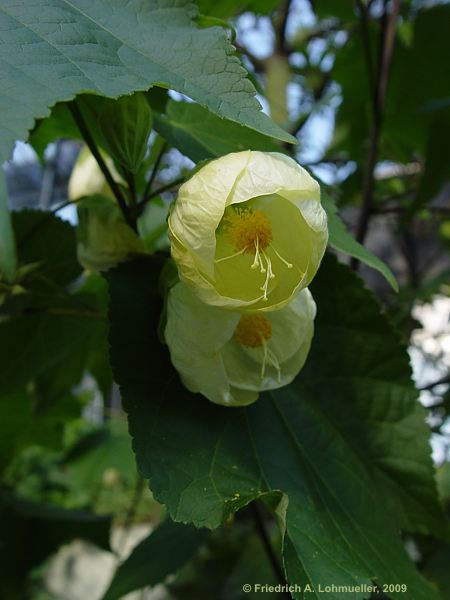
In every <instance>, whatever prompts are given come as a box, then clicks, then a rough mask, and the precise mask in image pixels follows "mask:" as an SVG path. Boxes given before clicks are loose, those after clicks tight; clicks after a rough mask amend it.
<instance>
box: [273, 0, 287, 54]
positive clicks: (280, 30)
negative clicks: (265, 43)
mask: <svg viewBox="0 0 450 600" xmlns="http://www.w3.org/2000/svg"><path fill="white" fill-rule="evenodd" d="M290 9H291V0H284V2H283V4H282V6H281V7H280V12H279V18H278V19H277V26H276V28H275V48H274V54H281V55H284V56H286V55H287V54H289V51H288V48H287V44H286V27H287V22H288V18H289V11H290Z"/></svg>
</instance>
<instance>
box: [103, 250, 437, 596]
mask: <svg viewBox="0 0 450 600" xmlns="http://www.w3.org/2000/svg"><path fill="white" fill-rule="evenodd" d="M159 269H160V267H159V266H158V263H156V262H155V261H154V260H153V261H152V260H151V259H149V260H148V261H140V262H134V263H130V264H126V265H123V266H122V267H119V268H117V269H116V270H114V271H113V272H111V273H109V274H108V277H109V282H110V293H111V309H110V320H111V333H110V336H111V338H110V339H111V346H112V354H111V359H112V364H113V369H114V370H115V376H116V380H117V381H118V382H119V384H120V385H121V388H122V392H123V396H124V400H125V403H126V409H127V411H128V413H129V420H130V430H131V433H132V435H133V438H134V449H135V452H136V454H137V460H138V464H139V467H140V469H141V471H142V473H143V475H144V476H145V477H147V478H149V480H150V486H151V489H152V491H153V493H154V495H155V497H156V498H157V499H158V500H159V501H160V502H163V503H165V504H166V505H167V509H168V511H169V514H170V515H171V516H172V518H173V519H174V520H176V521H182V522H191V523H193V524H194V525H197V526H208V527H217V526H218V525H219V524H220V523H222V522H223V521H224V520H225V519H226V518H227V517H228V516H229V515H230V514H232V513H233V512H235V511H236V510H238V509H239V508H241V507H243V506H245V505H246V504H248V502H250V501H252V500H253V499H255V498H257V497H261V496H266V495H267V494H270V495H271V496H272V498H273V497H274V494H277V495H278V498H279V499H281V500H283V502H282V503H281V505H280V507H279V510H278V513H279V514H280V516H281V518H282V522H284V524H285V535H284V562H285V568H286V571H287V575H288V580H289V581H290V582H291V583H294V582H295V583H303V584H305V583H311V584H312V585H313V586H315V587H316V590H317V589H318V585H319V583H320V584H322V586H324V585H327V584H332V583H334V584H335V585H338V584H340V585H359V584H367V585H369V584H370V582H371V581H372V580H374V579H375V580H376V581H377V582H379V583H406V584H407V585H408V593H409V594H410V595H411V597H414V598H415V599H417V600H420V599H423V600H430V599H431V598H434V597H435V596H434V595H433V592H432V591H431V590H430V589H429V588H428V587H427V585H426V584H425V583H424V581H423V580H422V579H421V577H420V576H419V575H418V574H417V572H416V571H415V569H414V567H413V565H412V563H411V562H410V561H409V559H408V557H407V555H406V553H405V551H404V549H403V546H402V543H401V541H400V539H399V537H398V530H399V528H400V527H403V526H405V527H406V526H408V529H409V528H411V529H417V528H418V529H423V527H424V525H423V524H422V525H421V524H420V519H422V517H423V516H424V515H425V513H426V511H427V510H428V511H429V515H430V516H429V517H428V520H427V521H426V523H425V527H428V529H430V530H431V529H432V530H433V531H435V530H436V529H438V528H440V529H441V530H442V531H443V532H445V527H446V526H445V521H444V520H443V516H442V512H441V510H440V507H439V505H438V502H437V498H436V492H435V484H434V480H433V468H432V463H431V458H430V451H429V447H428V436H429V432H428V429H427V427H426V425H425V423H424V413H423V410H422V409H421V408H420V407H419V406H417V401H416V394H415V392H414V389H413V387H412V384H411V381H410V371H409V366H408V358H407V354H406V352H405V349H404V348H403V347H402V346H401V344H400V343H399V341H398V339H397V336H396V335H395V334H394V333H393V331H392V329H391V327H390V325H389V323H388V322H387V321H386V318H385V317H384V316H382V315H381V314H380V312H379V306H378V305H377V303H376V302H375V300H374V298H373V296H372V295H371V294H370V293H369V292H367V291H365V290H364V289H363V288H362V285H361V283H360V281H359V280H358V279H357V277H356V276H355V275H354V274H352V272H351V271H350V270H349V269H348V268H347V267H344V266H342V265H341V266H338V265H337V263H336V261H335V259H331V258H330V259H328V260H326V261H324V263H323V265H322V267H321V269H320V272H319V274H318V276H317V277H316V279H315V280H314V284H313V286H312V291H313V294H314V296H315V298H316V301H317V304H318V318H317V323H316V334H315V338H314V341H313V346H312V349H311V353H310V357H309V359H308V362H307V366H306V368H305V370H304V371H303V372H301V373H300V376H299V377H298V379H297V381H296V382H295V384H294V385H291V386H288V387H285V388H283V389H280V390H277V391H274V392H272V393H269V394H264V395H262V397H261V398H260V399H259V400H258V401H257V402H256V403H255V404H254V405H252V406H250V407H248V408H247V409H229V408H223V407H218V406H214V405H213V404H211V403H209V402H207V401H206V400H205V399H204V398H202V397H200V396H194V395H192V394H190V393H188V392H187V391H186V390H185V389H184V388H183V387H182V385H181V384H180V382H179V380H178V378H177V377H176V376H175V374H174V372H173V368H172V367H171V365H170V361H169V357H168V353H167V351H165V350H164V349H163V347H161V346H160V344H159V341H158V338H157V334H156V326H157V322H158V318H159V314H160V310H161V301H160V300H159V299H158V297H157V296H156V289H157V279H158V273H159ZM330 291H332V293H330ZM358 427H360V428H361V431H359V430H358ZM149 432H151V434H150V433H149ZM396 436H402V438H403V440H405V439H407V440H409V446H405V444H403V445H401V446H400V444H396V443H395V440H396ZM417 481H420V484H419V485H417ZM381 482H383V485H381ZM385 484H386V485H385ZM400 488H401V489H400ZM409 496H411V498H409ZM386 507H388V508H386ZM283 511H284V512H283ZM402 511H404V513H405V516H402ZM366 596H367V594H366V593H364V591H360V592H355V594H354V597H356V598H365V597H366ZM295 597H296V598H301V597H302V596H301V595H300V594H297V595H296V596H295ZM311 597H312V598H319V597H320V598H321V600H332V599H333V600H336V599H343V598H344V595H343V594H339V593H338V594H335V593H332V592H324V593H318V592H316V593H315V594H313V595H312V596H311ZM392 597H393V598H397V597H398V598H400V597H402V595H401V594H398V593H393V594H392Z"/></svg>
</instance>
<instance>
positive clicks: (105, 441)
mask: <svg viewBox="0 0 450 600" xmlns="http://www.w3.org/2000/svg"><path fill="white" fill-rule="evenodd" d="M88 442H89V443H88ZM83 450H85V451H83ZM70 454H71V455H69V457H68V458H67V459H66V462H65V471H66V473H67V475H68V477H69V479H70V484H71V485H73V486H75V487H77V488H79V489H82V490H91V489H92V488H95V486H97V485H101V480H102V477H103V475H104V473H105V471H106V470H107V469H114V470H115V471H116V472H117V473H119V474H120V476H121V477H122V479H123V480H124V481H125V482H126V483H127V485H129V486H130V487H131V486H132V485H133V484H134V482H135V481H136V468H135V464H134V460H133V452H132V450H131V442H130V436H129V435H128V430H127V427H126V422H125V421H121V420H119V419H114V420H110V422H109V424H108V426H105V427H104V428H103V429H101V430H98V431H96V432H95V433H94V434H92V435H91V436H90V439H89V440H85V439H83V440H82V442H81V443H80V444H79V446H76V447H75V448H73V449H72V451H71V453H70Z"/></svg>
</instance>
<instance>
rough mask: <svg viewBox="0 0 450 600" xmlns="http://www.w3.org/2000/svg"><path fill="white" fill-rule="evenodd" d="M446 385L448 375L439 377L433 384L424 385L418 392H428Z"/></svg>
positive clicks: (449, 376)
mask: <svg viewBox="0 0 450 600" xmlns="http://www.w3.org/2000/svg"><path fill="white" fill-rule="evenodd" d="M446 383H450V375H445V376H444V377H441V378H440V379H438V380H437V381H433V383H429V384H428V385H424V386H423V387H421V388H419V390H420V391H421V392H423V391H429V390H432V389H433V388H435V387H437V386H438V385H444V384H446Z"/></svg>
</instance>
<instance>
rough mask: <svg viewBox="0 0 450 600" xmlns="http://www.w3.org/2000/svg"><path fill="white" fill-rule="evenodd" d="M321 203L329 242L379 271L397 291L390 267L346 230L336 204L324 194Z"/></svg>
mask: <svg viewBox="0 0 450 600" xmlns="http://www.w3.org/2000/svg"><path fill="white" fill-rule="evenodd" d="M322 204H323V207H324V209H325V211H326V213H327V217H328V233H329V236H330V237H329V244H330V246H331V247H332V248H334V249H335V250H339V251H340V252H343V253H344V254H348V255H349V256H354V257H355V258H357V259H358V260H360V261H361V262H363V263H365V264H366V265H368V266H369V267H372V269H375V270H376V271H378V272H380V273H381V274H382V275H383V277H384V278H385V279H386V281H387V282H388V283H389V285H390V286H391V287H392V289H393V290H395V291H396V292H398V283H397V280H396V279H395V276H394V274H393V273H392V271H391V270H390V268H389V267H388V266H387V265H386V264H385V263H384V262H383V261H382V260H380V259H379V258H377V257H376V256H375V255H374V254H372V252H370V250H367V248H365V247H364V246H362V245H361V244H360V243H359V242H357V241H356V240H355V238H354V237H353V236H352V235H351V234H350V233H349V232H348V231H347V228H346V226H345V224H344V223H343V221H342V219H341V218H340V216H339V215H338V212H337V207H336V205H335V204H334V203H333V202H332V200H330V198H329V197H328V196H327V195H326V194H323V195H322Z"/></svg>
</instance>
